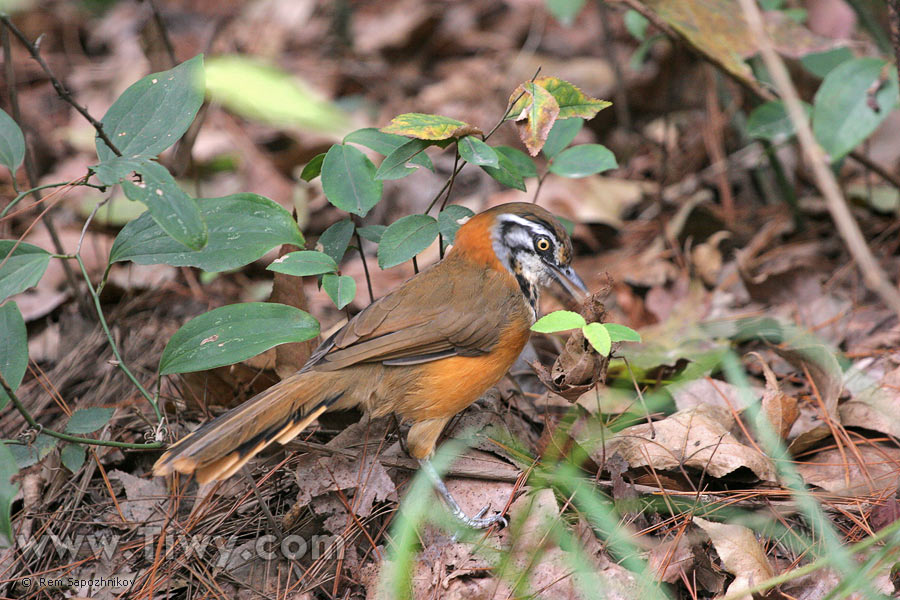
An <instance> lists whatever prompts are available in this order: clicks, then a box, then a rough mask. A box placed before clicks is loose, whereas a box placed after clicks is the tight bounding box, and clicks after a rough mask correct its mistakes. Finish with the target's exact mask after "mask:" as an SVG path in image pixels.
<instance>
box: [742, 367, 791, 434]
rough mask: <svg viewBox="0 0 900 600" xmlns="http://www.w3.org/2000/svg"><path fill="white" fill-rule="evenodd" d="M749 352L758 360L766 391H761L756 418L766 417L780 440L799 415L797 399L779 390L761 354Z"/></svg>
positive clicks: (773, 374) (758, 424) (758, 425)
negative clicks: (760, 406)
mask: <svg viewBox="0 0 900 600" xmlns="http://www.w3.org/2000/svg"><path fill="white" fill-rule="evenodd" d="M750 354H752V355H753V356H755V357H756V359H757V360H759V364H760V366H761V367H762V370H763V374H764V375H765V377H766V391H765V392H764V393H763V397H762V410H761V411H760V412H759V415H758V419H759V420H761V419H763V418H766V419H768V421H769V426H770V427H772V429H773V430H774V431H775V433H776V434H778V436H779V437H780V438H781V439H782V440H785V439H787V436H788V433H790V431H791V427H793V425H794V422H795V421H796V420H797V417H799V416H800V409H799V408H798V407H797V399H796V398H794V397H792V396H788V395H787V394H785V393H784V392H782V391H781V387H780V386H779V385H778V380H777V379H776V378H775V373H773V372H772V369H771V368H770V367H769V365H768V364H767V363H766V361H765V360H764V359H763V357H762V356H760V355H759V354H757V353H756V352H751V353H750ZM759 420H758V421H757V429H759V427H760V426H761V424H760V422H759Z"/></svg>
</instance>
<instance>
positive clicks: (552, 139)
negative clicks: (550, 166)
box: [541, 118, 584, 158]
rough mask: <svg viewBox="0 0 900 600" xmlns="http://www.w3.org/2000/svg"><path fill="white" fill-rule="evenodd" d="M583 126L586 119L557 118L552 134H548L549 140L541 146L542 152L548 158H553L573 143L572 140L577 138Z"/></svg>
mask: <svg viewBox="0 0 900 600" xmlns="http://www.w3.org/2000/svg"><path fill="white" fill-rule="evenodd" d="M583 126H584V119H578V118H571V119H557V120H556V122H555V123H554V124H553V129H551V130H550V135H548V136H547V141H546V142H544V147H543V148H541V152H543V153H544V156H546V157H547V158H553V157H554V156H556V155H557V154H559V153H560V152H562V151H563V149H565V147H566V146H568V145H569V144H571V143H572V140H574V139H575V136H576V135H578V132H579V131H581V128H582V127H583Z"/></svg>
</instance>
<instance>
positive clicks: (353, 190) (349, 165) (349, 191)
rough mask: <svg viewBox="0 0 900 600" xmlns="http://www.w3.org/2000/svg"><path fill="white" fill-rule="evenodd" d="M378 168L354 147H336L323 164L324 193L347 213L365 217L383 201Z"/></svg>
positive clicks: (344, 145) (333, 147)
mask: <svg viewBox="0 0 900 600" xmlns="http://www.w3.org/2000/svg"><path fill="white" fill-rule="evenodd" d="M382 185H383V184H382V183H381V182H380V181H376V180H375V165H373V164H372V161H371V160H369V159H368V157H366V155H365V154H363V153H362V152H360V151H359V150H358V149H356V148H354V147H353V146H348V145H346V144H335V145H334V146H332V147H331V148H330V149H329V150H328V152H327V153H326V154H325V161H324V162H323V163H322V189H324V190H325V197H326V198H328V201H329V202H331V203H332V204H334V205H335V206H337V207H338V208H340V209H341V210H343V211H346V212H348V213H353V214H355V215H359V216H361V217H364V216H366V213H368V212H369V211H370V210H372V207H374V206H375V205H376V204H378V201H379V200H381V191H382Z"/></svg>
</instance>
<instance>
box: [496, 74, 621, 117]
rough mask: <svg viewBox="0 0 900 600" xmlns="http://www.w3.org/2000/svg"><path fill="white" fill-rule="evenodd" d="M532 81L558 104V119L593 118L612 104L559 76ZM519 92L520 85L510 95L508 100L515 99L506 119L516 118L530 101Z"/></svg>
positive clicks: (520, 90) (525, 95)
mask: <svg viewBox="0 0 900 600" xmlns="http://www.w3.org/2000/svg"><path fill="white" fill-rule="evenodd" d="M534 83H535V84H537V85H539V86H541V87H542V88H544V89H545V90H547V91H548V92H550V95H551V96H553V98H554V99H555V100H556V103H557V104H559V116H558V117H557V118H558V119H570V118H572V117H580V118H582V119H593V118H594V117H595V116H596V115H597V113H598V112H600V111H601V110H603V109H604V108H606V107H608V106H612V102H607V101H606V100H599V99H597V98H592V97H591V96H588V95H587V94H585V93H584V92H582V91H581V90H580V89H578V87H577V86H575V85H572V84H571V83H569V82H568V81H565V80H564V79H560V78H559V77H539V78H538V79H535V80H534ZM521 93H522V87H521V86H520V87H519V88H517V89H516V91H515V92H513V94H512V96H510V98H509V101H510V102H513V101H515V103H514V104H513V106H512V107H511V108H510V109H509V112H508V113H506V120H510V119H514V120H518V117H519V115H521V114H522V111H523V110H525V108H527V107H528V105H529V104H530V103H531V98H530V97H529V96H528V94H522V96H521V97H519V94H521Z"/></svg>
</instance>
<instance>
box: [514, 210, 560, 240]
mask: <svg viewBox="0 0 900 600" xmlns="http://www.w3.org/2000/svg"><path fill="white" fill-rule="evenodd" d="M500 220H501V221H510V222H512V223H518V224H519V225H521V226H523V227H525V228H526V229H528V230H530V231H533V232H535V233H542V234H544V235H546V236H547V237H549V238H550V239H556V235H555V234H554V233H553V232H552V231H549V230H548V229H547V228H546V227H544V226H543V225H541V224H540V223H535V222H534V221H529V220H528V219H523V218H522V217H519V216H517V215H511V214H505V215H500Z"/></svg>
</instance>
